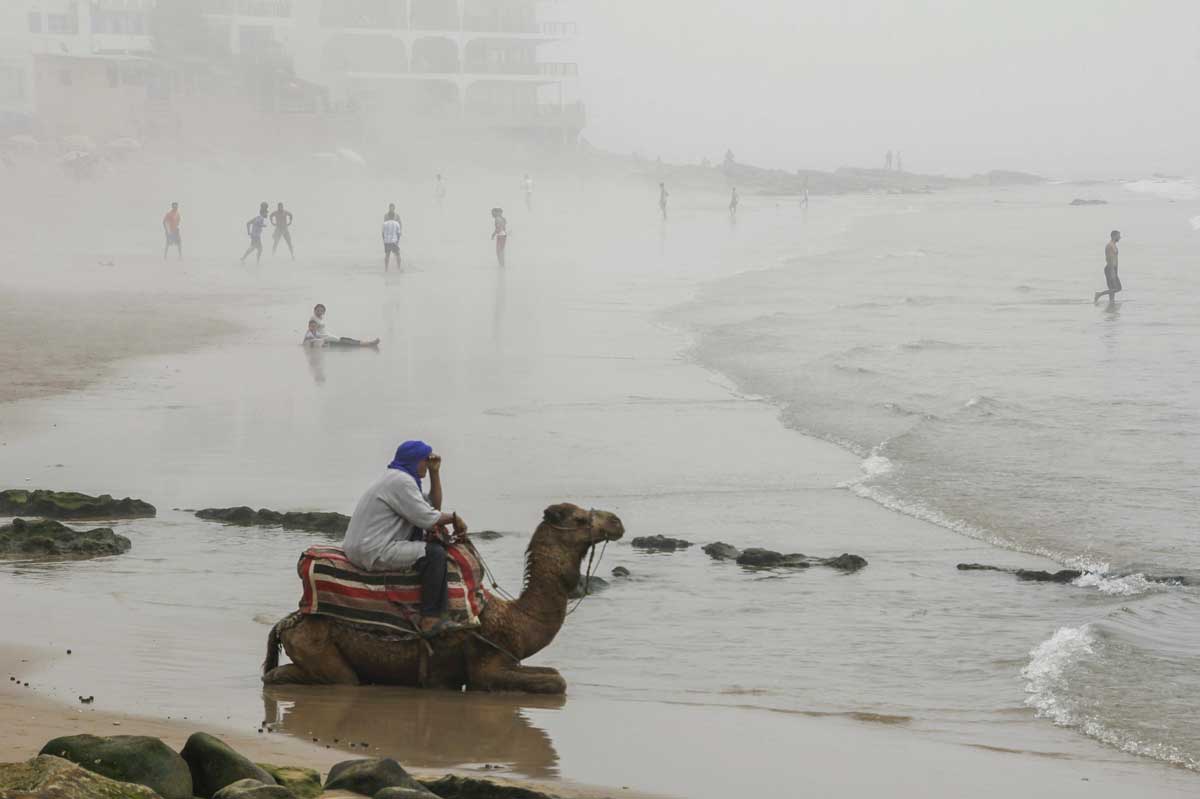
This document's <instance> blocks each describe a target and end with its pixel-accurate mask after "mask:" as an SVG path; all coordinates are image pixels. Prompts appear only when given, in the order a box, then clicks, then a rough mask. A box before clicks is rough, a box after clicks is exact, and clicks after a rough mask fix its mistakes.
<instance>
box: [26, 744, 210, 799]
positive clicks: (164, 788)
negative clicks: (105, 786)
mask: <svg viewBox="0 0 1200 799" xmlns="http://www.w3.org/2000/svg"><path fill="white" fill-rule="evenodd" d="M38 754H42V755H54V756H55V757H61V758H63V759H64V760H70V761H71V762H72V763H76V764H78V765H80V766H83V767H84V768H86V769H87V770H88V771H94V772H96V773H97V774H100V775H103V776H105V777H108V778H109V779H112V780H117V781H118V782H134V783H137V784H138V785H145V786H146V787H147V788H149V789H151V790H152V791H155V792H156V793H157V794H158V795H159V796H162V797H163V799H191V797H192V773H191V771H189V770H188V764H187V763H185V762H184V760H183V758H182V757H180V756H179V755H178V754H177V753H176V752H175V750H174V749H172V748H171V747H169V746H167V745H166V744H165V743H163V742H162V741H160V740H159V739H157V738H149V737H146V736H144V735H114V736H112V737H106V738H101V737H99V736H96V735H67V736H63V737H61V738H55V739H54V740H52V741H49V742H48V743H47V744H46V745H45V746H43V747H42V751H41V752H39V753H38Z"/></svg>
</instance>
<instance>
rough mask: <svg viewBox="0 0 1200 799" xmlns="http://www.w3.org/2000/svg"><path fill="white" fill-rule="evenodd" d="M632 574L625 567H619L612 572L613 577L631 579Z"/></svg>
mask: <svg viewBox="0 0 1200 799" xmlns="http://www.w3.org/2000/svg"><path fill="white" fill-rule="evenodd" d="M631 574H632V572H630V571H629V569H626V568H625V567H624V566H617V567H615V568H614V569H613V570H612V576H613V577H629V576H631Z"/></svg>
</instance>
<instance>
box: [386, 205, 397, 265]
mask: <svg viewBox="0 0 1200 799" xmlns="http://www.w3.org/2000/svg"><path fill="white" fill-rule="evenodd" d="M393 255H395V256H396V268H397V269H399V268H400V217H398V216H396V206H394V205H393V206H391V207H390V208H389V209H388V214H387V216H386V217H384V219H383V271H385V272H386V271H387V270H388V265H389V264H390V263H391V260H392V256H393Z"/></svg>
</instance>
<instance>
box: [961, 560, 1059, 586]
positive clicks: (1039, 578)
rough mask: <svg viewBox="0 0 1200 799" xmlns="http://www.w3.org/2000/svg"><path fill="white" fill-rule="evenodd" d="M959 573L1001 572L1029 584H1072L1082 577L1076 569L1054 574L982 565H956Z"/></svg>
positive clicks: (1039, 570) (1037, 570)
mask: <svg viewBox="0 0 1200 799" xmlns="http://www.w3.org/2000/svg"><path fill="white" fill-rule="evenodd" d="M958 570H959V571H964V572H965V571H988V572H1003V573H1004V574H1012V575H1015V576H1016V578H1017V579H1018V580H1025V581H1026V582H1031V583H1059V584H1066V583H1072V582H1074V581H1075V580H1078V579H1079V578H1080V577H1082V576H1083V572H1081V571H1079V570H1077V569H1060V570H1058V571H1056V572H1048V571H1043V570H1041V569H1006V568H1003V567H1000V566H988V565H987V564H984V563H960V564H958Z"/></svg>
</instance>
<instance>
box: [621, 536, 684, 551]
mask: <svg viewBox="0 0 1200 799" xmlns="http://www.w3.org/2000/svg"><path fill="white" fill-rule="evenodd" d="M629 545H630V546H631V547H633V548H634V549H649V550H652V551H654V552H674V551H675V550H677V549H687V548H688V547H690V546H691V545H692V542H691V541H684V540H683V539H682V538H668V537H667V536H665V535H643V536H639V537H637V538H635V539H633V540H632V541H630V542H629Z"/></svg>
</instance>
